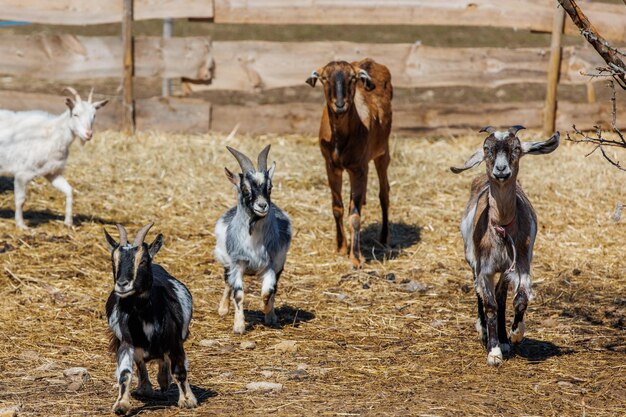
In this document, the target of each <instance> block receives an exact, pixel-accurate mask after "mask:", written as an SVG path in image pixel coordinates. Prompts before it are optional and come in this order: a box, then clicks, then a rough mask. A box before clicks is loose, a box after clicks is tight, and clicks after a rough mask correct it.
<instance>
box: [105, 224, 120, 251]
mask: <svg viewBox="0 0 626 417" xmlns="http://www.w3.org/2000/svg"><path fill="white" fill-rule="evenodd" d="M103 230H104V238H105V239H106V241H107V246H108V247H109V250H110V251H111V252H113V251H114V250H115V248H117V247H118V246H119V245H120V244H119V243H117V242H116V241H115V239H113V237H112V236H111V235H110V234H109V232H107V230H106V229H103Z"/></svg>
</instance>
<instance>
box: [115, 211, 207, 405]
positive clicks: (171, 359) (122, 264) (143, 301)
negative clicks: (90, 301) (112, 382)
mask: <svg viewBox="0 0 626 417" xmlns="http://www.w3.org/2000/svg"><path fill="white" fill-rule="evenodd" d="M150 227H152V223H150V224H148V225H146V226H144V227H143V228H142V229H141V230H140V231H139V232H137V236H136V237H135V240H134V242H133V243H132V244H130V243H128V238H127V234H126V230H125V229H124V226H122V225H120V224H118V225H117V229H118V231H119V234H120V242H119V243H118V242H116V241H115V239H113V238H112V237H111V235H109V234H108V233H107V231H106V230H105V231H104V236H105V238H106V241H107V244H108V246H109V249H110V250H111V263H112V265H113V279H114V282H115V286H114V290H113V291H112V292H111V295H109V299H108V300H107V303H106V313H107V320H108V322H109V328H110V329H111V332H112V334H111V345H110V348H111V351H112V352H113V353H115V354H116V357H117V370H116V372H115V376H116V379H117V381H118V382H119V394H118V397H117V400H116V401H115V404H114V405H113V411H114V412H116V413H117V414H125V413H127V412H128V410H129V409H130V385H131V379H132V374H133V361H134V362H135V363H136V364H137V370H138V372H139V384H138V388H137V391H136V393H137V394H139V395H145V396H149V395H151V394H152V392H153V391H152V384H151V383H150V379H149V377H148V370H147V368H146V362H149V361H151V360H157V361H158V362H159V374H158V377H157V380H158V382H159V386H160V388H161V391H167V389H168V388H169V386H170V384H171V375H174V378H175V380H176V384H177V385H178V390H179V398H178V405H179V406H180V407H186V408H191V407H195V406H196V405H197V401H196V398H195V396H194V395H193V392H192V391H191V387H190V386H189V382H188V380H187V370H188V363H187V357H186V355H185V349H184V347H183V343H184V341H185V340H186V339H187V337H188V336H189V322H190V321H191V313H192V300H191V294H190V293H189V290H188V289H187V287H185V285H184V284H183V283H181V282H180V281H178V280H176V279H175V278H174V277H173V276H171V275H170V274H169V273H168V272H167V271H166V270H165V269H163V268H162V267H161V266H159V265H157V264H153V263H152V259H153V258H154V256H155V255H156V253H157V252H158V251H159V249H160V248H161V245H162V244H163V235H161V234H159V235H158V236H157V237H156V239H154V241H153V242H152V243H151V244H149V245H148V244H146V243H145V242H144V239H145V237H146V234H147V233H148V230H150Z"/></svg>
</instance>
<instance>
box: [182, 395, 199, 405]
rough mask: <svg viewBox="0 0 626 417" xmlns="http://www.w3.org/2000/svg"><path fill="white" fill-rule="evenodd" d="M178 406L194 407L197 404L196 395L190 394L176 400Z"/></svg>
mask: <svg viewBox="0 0 626 417" xmlns="http://www.w3.org/2000/svg"><path fill="white" fill-rule="evenodd" d="M178 406H179V407H180V408H195V407H197V406H198V400H196V397H194V396H193V394H191V395H189V396H188V397H187V398H185V397H181V398H180V399H179V400H178Z"/></svg>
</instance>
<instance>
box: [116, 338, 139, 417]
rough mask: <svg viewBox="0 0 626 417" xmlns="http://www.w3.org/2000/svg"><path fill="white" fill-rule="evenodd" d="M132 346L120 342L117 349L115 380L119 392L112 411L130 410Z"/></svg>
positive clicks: (119, 412)
mask: <svg viewBox="0 0 626 417" xmlns="http://www.w3.org/2000/svg"><path fill="white" fill-rule="evenodd" d="M133 357H134V348H133V347H132V346H131V345H130V344H128V343H122V344H121V345H120V347H119V349H118V351H117V371H116V375H117V377H118V379H117V381H118V384H119V392H118V395H117V400H116V401H115V404H113V412H114V413H116V414H126V413H128V411H129V410H130V407H131V405H130V384H131V381H132V379H133Z"/></svg>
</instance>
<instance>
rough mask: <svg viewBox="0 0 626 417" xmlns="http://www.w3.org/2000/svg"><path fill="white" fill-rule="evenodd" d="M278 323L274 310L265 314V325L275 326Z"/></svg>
mask: <svg viewBox="0 0 626 417" xmlns="http://www.w3.org/2000/svg"><path fill="white" fill-rule="evenodd" d="M277 324H278V316H277V315H276V313H275V312H273V311H272V312H271V313H268V314H266V315H265V325H266V326H275V325H277Z"/></svg>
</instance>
